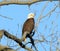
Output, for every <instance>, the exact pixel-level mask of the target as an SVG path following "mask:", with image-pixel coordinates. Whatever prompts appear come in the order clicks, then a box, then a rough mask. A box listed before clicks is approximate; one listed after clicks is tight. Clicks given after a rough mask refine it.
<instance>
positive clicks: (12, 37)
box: [0, 30, 33, 51]
mask: <svg viewBox="0 0 60 51" xmlns="http://www.w3.org/2000/svg"><path fill="white" fill-rule="evenodd" d="M0 31H3V33H4V35H5V36H6V37H7V38H9V39H12V40H14V41H15V42H17V43H18V44H19V45H20V46H21V47H22V48H24V49H26V50H29V51H33V50H32V49H31V48H28V47H27V46H25V45H24V44H23V43H22V41H21V39H19V38H17V37H16V36H14V35H12V34H10V33H8V32H7V31H5V30H0Z"/></svg>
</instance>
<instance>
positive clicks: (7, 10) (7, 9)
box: [0, 1, 60, 51]
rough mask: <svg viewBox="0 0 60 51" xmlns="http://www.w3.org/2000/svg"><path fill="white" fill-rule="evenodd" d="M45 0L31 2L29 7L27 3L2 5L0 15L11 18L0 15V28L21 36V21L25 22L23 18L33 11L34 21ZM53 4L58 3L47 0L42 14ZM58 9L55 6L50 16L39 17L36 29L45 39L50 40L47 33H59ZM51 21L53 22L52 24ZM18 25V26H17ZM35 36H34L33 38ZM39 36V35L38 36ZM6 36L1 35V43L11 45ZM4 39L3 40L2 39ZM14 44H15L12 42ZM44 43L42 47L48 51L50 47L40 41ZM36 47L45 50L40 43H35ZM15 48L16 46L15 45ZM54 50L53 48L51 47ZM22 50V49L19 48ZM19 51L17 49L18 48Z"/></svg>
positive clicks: (59, 19) (40, 50)
mask: <svg viewBox="0 0 60 51" xmlns="http://www.w3.org/2000/svg"><path fill="white" fill-rule="evenodd" d="M45 3H46V2H44V1H43V2H38V3H35V4H32V5H31V6H30V7H28V5H14V4H12V5H4V6H1V7H0V15H3V16H7V17H9V18H12V20H10V19H7V18H3V17H2V16H0V30H1V29H4V30H7V31H8V32H10V33H11V34H14V35H15V36H16V34H17V37H18V38H21V33H22V32H21V31H22V27H23V23H24V22H25V20H26V19H27V15H28V14H29V13H31V12H33V13H34V12H35V13H36V15H35V18H34V19H35V22H37V19H38V17H39V15H40V14H41V10H42V8H43V6H44V5H45ZM55 4H56V5H57V4H58V1H54V2H49V3H48V5H47V7H46V8H45V10H44V11H43V14H42V15H43V16H44V15H46V14H47V13H48V12H49V11H50V10H52V9H53V8H54V6H55ZM59 11H60V9H59V7H57V8H56V10H55V11H54V12H52V13H51V16H50V17H49V15H48V16H46V17H45V18H43V19H41V21H40V23H39V25H38V28H37V31H38V33H39V35H44V37H45V38H46V39H47V40H51V37H48V35H50V34H52V31H54V33H56V31H58V35H57V36H59V34H60V32H59V31H60V24H59V23H60V15H59V13H58V12H59ZM52 22H53V24H52ZM18 26H19V27H18ZM37 36H38V34H37V33H35V36H34V37H33V38H34V39H38V37H37ZM35 37H36V38H35ZM39 38H41V37H39ZM6 39H7V38H6V37H5V36H3V38H2V41H1V44H4V45H7V43H8V44H10V45H13V42H14V41H12V43H11V42H7V41H8V40H6ZM3 40H4V41H3ZM54 40H55V39H54ZM14 44H16V43H15V42H14ZM42 44H43V45H44V47H45V48H46V51H49V50H50V49H49V48H50V45H48V44H46V43H45V42H43V43H42ZM36 47H37V48H38V50H39V51H42V50H43V51H45V50H44V48H43V47H42V46H41V44H40V43H37V44H36ZM15 48H16V47H15ZM53 49H54V51H55V48H54V47H53ZM21 50H22V51H23V50H24V49H21ZM18 51H19V50H18Z"/></svg>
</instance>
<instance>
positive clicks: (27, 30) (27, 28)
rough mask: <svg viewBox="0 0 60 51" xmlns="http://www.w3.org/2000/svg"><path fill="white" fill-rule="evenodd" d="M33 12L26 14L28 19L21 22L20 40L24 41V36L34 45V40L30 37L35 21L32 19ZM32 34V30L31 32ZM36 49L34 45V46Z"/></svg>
mask: <svg viewBox="0 0 60 51" xmlns="http://www.w3.org/2000/svg"><path fill="white" fill-rule="evenodd" d="M34 16H35V15H34V13H30V14H28V19H27V20H26V21H25V23H24V24H23V28H22V41H25V40H26V38H30V41H31V44H32V45H33V46H34V47H35V44H34V40H33V38H32V32H33V29H34V25H35V21H34ZM33 34H34V32H33ZM35 49H36V47H35Z"/></svg>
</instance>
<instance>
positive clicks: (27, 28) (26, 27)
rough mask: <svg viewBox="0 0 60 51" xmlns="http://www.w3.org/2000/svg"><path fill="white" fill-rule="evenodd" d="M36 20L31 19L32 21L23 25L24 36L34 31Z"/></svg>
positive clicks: (29, 20) (28, 20) (27, 21)
mask: <svg viewBox="0 0 60 51" xmlns="http://www.w3.org/2000/svg"><path fill="white" fill-rule="evenodd" d="M34 24H35V22H34V18H30V19H27V20H26V21H25V23H24V25H23V29H22V35H23V34H24V32H26V31H27V32H29V33H31V32H32V30H33V29H34Z"/></svg>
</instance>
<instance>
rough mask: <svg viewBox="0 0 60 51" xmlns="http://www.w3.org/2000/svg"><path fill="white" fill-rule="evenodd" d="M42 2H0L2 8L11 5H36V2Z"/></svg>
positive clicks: (35, 0) (37, 0)
mask: <svg viewBox="0 0 60 51" xmlns="http://www.w3.org/2000/svg"><path fill="white" fill-rule="evenodd" d="M40 1H42V0H32V1H31V0H28V1H15V0H14V1H3V2H0V6H2V5H9V4H18V5H31V4H33V3H36V2H40Z"/></svg>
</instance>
